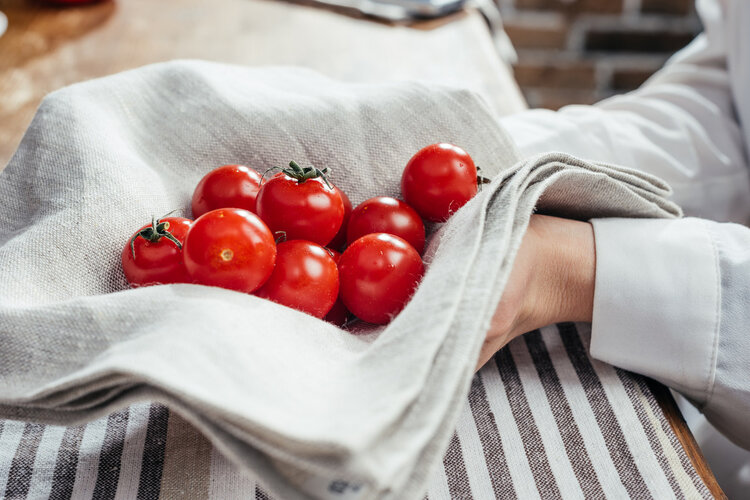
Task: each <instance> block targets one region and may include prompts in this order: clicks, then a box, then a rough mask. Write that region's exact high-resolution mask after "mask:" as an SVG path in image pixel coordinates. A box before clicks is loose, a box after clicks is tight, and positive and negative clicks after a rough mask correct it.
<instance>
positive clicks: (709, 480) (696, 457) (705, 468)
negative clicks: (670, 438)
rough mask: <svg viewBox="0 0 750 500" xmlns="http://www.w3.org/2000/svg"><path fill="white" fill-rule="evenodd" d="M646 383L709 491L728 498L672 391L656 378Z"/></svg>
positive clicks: (715, 495) (714, 494) (716, 496)
mask: <svg viewBox="0 0 750 500" xmlns="http://www.w3.org/2000/svg"><path fill="white" fill-rule="evenodd" d="M646 384H647V385H648V388H649V389H650V390H651V393H652V394H653V395H654V398H655V399H656V401H657V402H658V403H659V407H660V408H661V410H662V411H663V412H664V416H665V417H666V418H667V421H668V422H669V425H670V427H671V428H672V431H673V432H674V433H675V435H676V436H677V439H678V440H679V441H680V445H682V448H683V449H684V450H685V454H686V455H687V456H688V458H689V459H690V463H692V464H693V467H694V468H695V470H696V472H698V475H699V476H700V477H701V479H702V480H703V482H704V483H705V485H706V487H707V488H708V491H710V492H711V494H712V495H713V496H714V498H719V499H723V500H727V496H726V494H725V493H724V491H723V490H722V489H721V486H719V483H718V482H717V481H716V477H715V476H714V473H713V471H711V467H710V466H709V465H708V462H707V461H706V457H704V456H703V452H702V451H701V449H700V446H698V443H697V442H696V441H695V436H693V433H692V432H691V431H690V428H689V427H688V425H687V422H685V419H684V418H683V416H682V412H681V411H680V409H679V407H678V406H677V402H676V401H675V400H674V398H673V397H672V393H671V392H669V389H668V388H667V387H666V386H665V385H663V384H661V383H659V382H657V381H656V380H653V379H650V378H646Z"/></svg>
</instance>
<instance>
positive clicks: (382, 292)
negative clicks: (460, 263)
mask: <svg viewBox="0 0 750 500" xmlns="http://www.w3.org/2000/svg"><path fill="white" fill-rule="evenodd" d="M423 274H424V265H423V264H422V259H421V258H420V257H419V254H418V253H417V251H416V250H415V249H414V248H413V247H412V246H411V245H409V244H408V243H407V242H406V241H404V240H403V239H402V238H399V237H398V236H394V235H392V234H386V233H373V234H368V235H365V236H363V237H361V238H359V239H358V240H356V241H355V242H354V243H352V244H351V245H349V247H348V248H347V249H346V250H345V251H344V253H343V254H342V255H341V259H340V260H339V282H340V294H341V299H342V300H343V302H344V305H345V306H346V308H347V309H349V310H350V311H351V312H352V313H353V314H354V315H355V316H357V317H358V318H360V319H361V320H364V321H367V322H368V323H374V324H379V325H384V324H387V323H389V322H390V321H391V319H393V317H395V316H396V315H397V314H398V313H399V312H401V310H402V309H403V308H404V306H405V305H406V303H407V302H408V301H409V299H410V298H411V296H412V294H413V293H414V290H415V288H416V287H417V285H418V284H419V281H420V280H421V279H422V275H423Z"/></svg>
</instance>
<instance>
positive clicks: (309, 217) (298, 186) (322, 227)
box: [255, 162, 344, 246]
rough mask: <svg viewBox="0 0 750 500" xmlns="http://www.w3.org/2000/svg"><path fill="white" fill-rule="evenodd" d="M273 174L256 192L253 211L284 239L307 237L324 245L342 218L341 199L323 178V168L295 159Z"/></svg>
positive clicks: (308, 239) (305, 238)
mask: <svg viewBox="0 0 750 500" xmlns="http://www.w3.org/2000/svg"><path fill="white" fill-rule="evenodd" d="M289 165H290V168H287V169H283V170H282V175H275V176H274V177H272V178H271V179H269V180H268V181H266V182H265V183H264V184H263V186H261V188H260V191H259V192H258V199H257V201H256V205H255V206H256V212H257V213H258V215H260V217H261V219H263V221H265V223H266V224H268V227H269V228H270V229H271V231H272V232H273V233H277V232H284V233H285V234H286V239H287V240H288V241H289V240H307V241H312V242H313V243H317V244H319V245H321V246H325V245H327V244H328V242H330V241H331V240H332V239H333V237H334V236H336V233H337V232H338V230H339V228H340V227H341V223H342V221H343V220H344V202H343V201H342V200H341V196H340V195H339V193H338V192H336V190H335V189H333V188H332V187H329V185H328V184H327V181H326V180H325V177H324V175H325V170H326V169H323V170H322V171H321V170H318V169H317V168H312V167H306V168H305V169H302V168H301V167H300V166H299V165H297V164H296V163H295V162H290V164H289Z"/></svg>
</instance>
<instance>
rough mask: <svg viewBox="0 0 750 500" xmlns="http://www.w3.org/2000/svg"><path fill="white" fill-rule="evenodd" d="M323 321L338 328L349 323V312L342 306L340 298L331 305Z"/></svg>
mask: <svg viewBox="0 0 750 500" xmlns="http://www.w3.org/2000/svg"><path fill="white" fill-rule="evenodd" d="M323 319H324V320H326V321H328V322H329V323H331V324H332V325H336V326H339V327H340V326H344V325H346V322H347V321H349V310H348V309H347V308H346V306H345V305H344V302H343V301H342V300H341V297H339V298H337V299H336V302H334V303H333V307H332V308H331V310H330V311H328V314H326V316H325V318H323Z"/></svg>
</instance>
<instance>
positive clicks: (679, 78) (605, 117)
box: [501, 0, 750, 223]
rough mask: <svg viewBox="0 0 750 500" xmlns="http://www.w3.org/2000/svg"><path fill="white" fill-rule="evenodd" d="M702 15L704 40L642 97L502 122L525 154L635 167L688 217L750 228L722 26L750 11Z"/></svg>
mask: <svg viewBox="0 0 750 500" xmlns="http://www.w3.org/2000/svg"><path fill="white" fill-rule="evenodd" d="M735 3H737V4H741V3H742V2H741V1H740V2H735ZM697 7H698V10H699V13H700V14H701V18H702V20H703V23H704V26H705V32H704V33H702V34H701V35H699V36H698V37H697V38H696V39H695V40H694V41H693V42H692V43H691V44H690V45H688V46H687V47H686V48H685V49H683V50H682V51H680V52H678V53H677V54H675V56H673V57H672V59H670V61H668V63H667V64H666V65H665V67H664V68H663V69H662V70H661V71H659V72H657V73H656V74H655V75H654V76H653V77H651V79H649V81H647V82H646V83H645V84H644V85H643V86H642V87H641V88H640V89H638V90H636V91H634V92H631V93H629V94H625V95H622V96H616V97H612V98H610V99H606V100H604V101H602V102H600V103H598V104H597V105H595V106H578V105H574V106H567V107H564V108H562V109H561V110H559V111H557V112H554V111H550V110H541V109H537V110H530V111H525V112H522V113H518V114H514V115H509V116H507V117H504V118H502V119H501V123H502V124H503V125H504V126H505V128H506V129H507V130H508V132H509V133H510V134H511V136H512V137H513V139H514V140H515V142H516V145H517V146H518V148H519V149H520V151H521V153H523V154H524V155H531V154H536V153H542V152H547V151H562V152H566V153H570V154H572V155H575V156H579V157H581V158H585V159H590V160H596V161H605V162H610V163H615V164H619V165H626V166H629V167H632V168H637V169H639V170H643V171H646V172H649V173H652V174H655V175H657V176H659V177H661V178H662V179H664V180H666V181H667V182H669V183H670V185H671V186H672V187H673V189H674V192H675V194H674V200H675V201H676V202H677V203H678V204H679V205H680V206H682V208H683V210H684V211H685V213H686V214H687V215H691V216H696V217H703V218H707V219H712V220H718V221H732V222H740V223H746V222H748V220H749V219H750V175H749V174H748V167H747V155H746V151H745V141H749V140H750V133H749V132H748V131H747V130H745V131H743V130H742V128H741V127H740V123H739V119H738V114H737V110H736V108H735V99H734V92H733V88H732V83H733V81H734V80H733V79H734V74H735V73H736V72H731V73H730V71H729V69H728V66H727V60H728V55H727V49H728V46H729V47H732V48H737V47H736V46H737V45H738V44H739V42H740V40H729V41H728V40H727V38H728V37H729V34H728V33H730V30H728V29H727V26H726V22H725V18H726V17H727V16H728V15H735V16H743V17H747V14H748V13H749V12H750V9H749V8H747V7H744V10H741V9H740V7H735V6H734V5H732V6H731V7H732V8H733V9H734V10H735V11H740V10H741V11H740V12H731V13H728V12H727V9H729V7H727V5H724V4H723V3H720V2H718V1H716V0H707V1H703V2H698V5H697ZM745 22H746V23H747V22H750V18H748V19H746V20H745ZM747 31H750V30H747V29H746V28H741V32H742V33H744V32H747ZM735 66H736V65H735ZM743 69H747V68H746V67H744V68H743ZM745 72H746V71H745ZM741 76H742V75H741ZM745 76H746V75H745ZM745 92H746V90H742V91H741V92H740V93H745ZM748 113H750V110H748Z"/></svg>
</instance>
